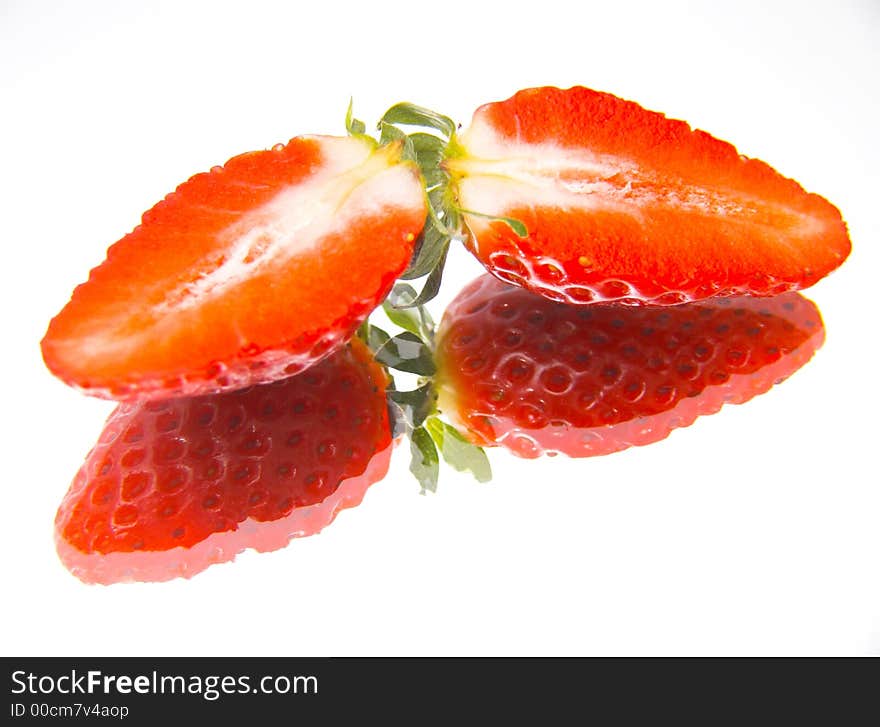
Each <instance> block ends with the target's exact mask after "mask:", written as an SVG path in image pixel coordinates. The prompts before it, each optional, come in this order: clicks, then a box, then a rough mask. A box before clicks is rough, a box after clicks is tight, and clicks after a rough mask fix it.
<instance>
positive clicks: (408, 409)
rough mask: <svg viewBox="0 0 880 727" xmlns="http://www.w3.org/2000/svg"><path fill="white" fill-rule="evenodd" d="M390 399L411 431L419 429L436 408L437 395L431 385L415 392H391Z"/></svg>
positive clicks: (428, 384)
mask: <svg viewBox="0 0 880 727" xmlns="http://www.w3.org/2000/svg"><path fill="white" fill-rule="evenodd" d="M387 396H388V398H389V399H390V400H391V401H392V402H394V403H395V404H396V405H397V406H398V408H399V409H400V411H401V414H402V415H403V416H404V418H405V421H406V423H407V425H408V426H409V428H410V429H418V428H419V427H420V426H422V424H424V423H425V419H427V418H428V417H429V416H430V415H431V413H432V412H433V411H434V410H435V408H436V401H437V395H436V394H435V393H434V387H433V386H432V385H431V383H430V382H429V383H427V384H425V385H424V386H420V387H419V388H418V389H414V390H413V391H389V392H388V393H387Z"/></svg>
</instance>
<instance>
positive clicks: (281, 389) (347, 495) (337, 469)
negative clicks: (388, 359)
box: [55, 339, 392, 584]
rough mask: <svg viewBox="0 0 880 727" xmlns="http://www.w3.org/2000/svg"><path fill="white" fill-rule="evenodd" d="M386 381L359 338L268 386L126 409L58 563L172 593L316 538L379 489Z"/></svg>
mask: <svg viewBox="0 0 880 727" xmlns="http://www.w3.org/2000/svg"><path fill="white" fill-rule="evenodd" d="M387 381H388V379H387V376H386V374H385V372H384V369H382V368H381V367H380V366H379V365H378V364H377V363H375V362H374V361H373V359H372V357H371V354H370V353H369V351H368V350H367V349H366V347H365V346H364V345H363V344H362V343H361V342H360V341H359V340H358V339H353V340H352V341H351V342H350V343H348V344H347V345H344V346H343V347H342V348H341V349H339V350H338V351H337V352H336V353H334V354H332V355H330V356H328V357H326V358H325V359H324V360H322V361H321V362H320V363H318V364H316V365H315V366H313V367H311V368H310V369H309V370H308V371H305V372H303V373H301V374H299V375H297V376H293V377H290V378H287V379H284V380H281V381H276V382H274V383H271V384H264V385H261V386H254V387H250V388H246V389H241V390H238V391H234V392H226V393H222V394H213V395H208V396H200V397H194V398H184V399H168V400H163V401H148V402H138V403H127V402H126V403H122V404H120V405H119V406H118V407H117V409H116V410H115V411H114V412H113V414H112V415H111V416H110V418H109V419H108V421H107V423H106V426H105V428H104V431H103V432H102V434H101V437H100V439H99V441H98V444H97V445H96V446H95V448H94V449H93V450H92V451H91V453H90V454H89V455H88V457H87V459H86V461H85V463H84V464H83V466H82V468H81V469H80V471H79V472H78V474H77V475H76V477H75V479H74V481H73V484H72V485H71V488H70V490H69V491H68V493H67V495H66V496H65V498H64V500H63V502H62V503H61V506H60V508H59V510H58V514H57V516H56V520H55V541H56V545H57V550H58V554H59V556H60V558H61V560H62V562H63V563H64V565H65V566H66V567H67V568H68V569H69V570H70V571H71V572H72V573H73V574H74V575H75V576H77V577H78V578H80V579H81V580H83V581H85V582H87V583H104V584H107V583H116V582H120V581H164V580H169V579H171V578H175V577H180V576H183V577H190V576H192V575H194V574H196V573H198V572H199V571H201V570H204V569H205V568H207V567H208V566H209V565H211V564H213V563H222V562H225V561H228V560H231V559H232V558H234V557H235V556H236V554H238V553H240V552H241V551H242V550H244V549H245V548H254V549H256V550H258V551H269V550H275V549H278V548H281V547H283V546H285V545H287V543H288V542H289V541H290V539H291V538H292V537H299V536H305V535H312V534H314V533H317V532H318V531H320V530H321V529H322V528H324V527H325V526H326V525H328V524H330V522H332V520H333V518H334V517H335V516H336V513H337V512H338V511H339V510H341V509H343V508H346V507H353V506H355V505H357V504H359V503H360V501H361V499H362V498H363V495H364V493H365V491H366V490H367V488H368V487H369V486H370V484H372V483H373V482H376V481H378V480H380V479H382V477H384V476H385V473H386V471H387V468H388V462H389V459H390V456H391V449H392V441H391V434H390V429H389V422H388V413H387V409H386V404H385V396H384V389H385V387H386V384H387Z"/></svg>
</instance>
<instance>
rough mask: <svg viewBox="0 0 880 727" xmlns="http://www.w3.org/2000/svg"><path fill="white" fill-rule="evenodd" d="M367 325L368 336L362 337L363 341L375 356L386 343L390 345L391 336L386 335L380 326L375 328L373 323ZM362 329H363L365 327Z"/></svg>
mask: <svg viewBox="0 0 880 727" xmlns="http://www.w3.org/2000/svg"><path fill="white" fill-rule="evenodd" d="M365 325H366V326H367V328H366V336H362V340H363V341H364V343H366V344H367V346H368V347H369V349H370V350H371V351H372V352H373V355H375V354H376V351H378V350H379V349H381V348H382V347H383V346H384V345H385V344H386V343H388V341H390V340H391V336H389V335H388V334H387V333H385V331H383V330H382V329H381V328H379V327H378V326H374V325H373V324H372V323H366V324H365ZM361 327H362V328H363V326H361ZM359 333H360V332H359Z"/></svg>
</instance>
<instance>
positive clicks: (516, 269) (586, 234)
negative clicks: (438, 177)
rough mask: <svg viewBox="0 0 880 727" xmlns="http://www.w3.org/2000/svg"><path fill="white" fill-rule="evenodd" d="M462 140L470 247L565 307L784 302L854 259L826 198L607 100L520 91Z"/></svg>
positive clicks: (460, 173)
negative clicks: (738, 298)
mask: <svg viewBox="0 0 880 727" xmlns="http://www.w3.org/2000/svg"><path fill="white" fill-rule="evenodd" d="M457 142H458V143H457V145H456V144H453V145H452V146H451V148H450V152H449V158H448V159H447V161H446V168H447V170H448V171H449V173H450V174H451V177H452V190H453V192H452V193H453V195H454V197H455V201H454V204H455V205H456V206H458V207H459V208H462V209H463V210H464V211H465V212H464V219H465V223H466V226H467V228H468V230H469V239H468V245H469V246H470V248H471V250H472V251H473V253H474V254H475V255H476V256H477V257H478V258H479V260H480V261H481V262H482V263H483V265H485V266H486V268H487V269H488V270H489V271H490V272H491V273H493V274H494V275H496V276H498V277H499V278H501V279H503V280H506V281H508V282H511V283H515V284H518V285H522V286H524V287H527V288H529V289H531V290H533V291H535V292H537V293H540V294H542V295H545V296H546V297H548V298H551V299H553V300H559V301H565V302H568V303H574V304H578V303H591V302H593V301H601V300H623V301H627V302H651V303H664V304H665V303H681V302H684V301H688V300H699V299H703V298H707V297H711V296H716V295H734V294H737V295H738V294H754V295H774V294H778V293H782V292H784V291H788V290H795V289H799V288H805V287H807V286H809V285H812V284H813V283H815V282H816V281H817V280H819V279H820V278H821V277H823V276H824V275H827V274H828V273H829V272H831V271H832V270H834V269H835V268H836V267H837V266H839V265H840V264H841V263H842V262H843V260H844V259H845V258H846V256H847V255H848V254H849V251H850V241H849V237H848V235H847V230H846V226H845V224H844V222H843V220H842V219H841V216H840V213H839V212H838V210H837V209H836V208H835V207H833V206H832V205H831V204H829V203H828V202H827V201H826V200H824V199H823V198H822V197H819V196H817V195H815V194H809V193H807V192H805V191H804V190H803V188H802V187H801V186H800V185H798V183H797V182H795V181H793V180H791V179H786V178H785V177H783V176H781V175H780V174H778V173H777V172H776V171H774V170H773V169H771V168H770V167H769V166H767V164H765V163H764V162H761V161H758V160H756V159H748V158H746V157H744V156H740V155H739V154H738V153H737V151H736V149H735V148H734V147H733V146H731V145H730V144H728V143H726V142H724V141H719V140H718V139H715V138H713V137H711V136H709V135H708V134H706V133H705V132H702V131H698V130H692V129H691V128H690V127H689V126H688V125H687V124H686V123H685V122H683V121H676V120H673V119H668V118H666V117H665V116H663V115H662V114H659V113H655V112H653V111H647V110H645V109H643V108H642V107H641V106H639V105H637V104H635V103H633V102H631V101H624V100H623V99H620V98H617V97H616V96H612V95H610V94H607V93H600V92H597V91H592V90H590V89H588V88H580V87H578V88H571V89H568V90H560V89H558V88H533V89H528V90H525V91H520V92H519V93H517V94H516V95H515V96H513V97H512V98H510V99H508V100H507V101H503V102H499V103H490V104H487V105H485V106H482V107H481V108H480V109H478V110H477V112H476V113H475V114H474V118H473V122H472V123H471V126H470V127H469V128H468V129H467V130H466V131H465V132H464V133H463V134H462V135H461V136H460V137H459V138H458V139H457ZM469 211H473V212H476V213H479V214H472V213H469ZM498 217H506V218H513V219H516V220H519V221H520V222H522V223H524V225H525V227H526V228H527V231H528V234H527V236H526V237H524V238H520V237H519V236H518V235H517V233H516V232H515V231H514V229H512V228H511V226H510V225H508V224H506V223H505V222H503V221H499V220H498V219H493V218H498Z"/></svg>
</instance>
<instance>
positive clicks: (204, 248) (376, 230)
mask: <svg viewBox="0 0 880 727" xmlns="http://www.w3.org/2000/svg"><path fill="white" fill-rule="evenodd" d="M425 214H426V211H425V205H424V193H423V183H422V180H421V177H420V174H419V172H418V169H417V168H416V166H415V164H414V163H412V162H408V161H402V160H401V148H400V145H399V144H391V145H388V146H384V147H377V146H376V143H375V142H374V141H373V140H371V139H368V138H367V137H363V136H357V137H347V138H336V137H321V136H311V137H310V136H303V137H297V138H295V139H293V140H291V141H290V142H289V143H288V144H286V145H283V146H277V147H275V148H273V149H271V150H268V151H258V152H252V153H248V154H243V155H241V156H237V157H235V158H233V159H231V160H230V161H229V162H227V163H226V165H225V166H223V167H215V168H214V169H213V170H211V171H210V172H208V173H205V174H199V175H196V176H195V177H193V178H192V179H190V180H189V181H188V182H186V183H184V184H182V185H181V186H180V187H178V189H177V191H175V192H174V193H172V194H170V195H169V196H168V197H166V198H165V199H164V200H163V201H162V202H160V203H159V204H157V205H156V206H155V207H153V208H152V209H151V210H150V211H148V212H146V213H145V214H144V216H143V221H142V223H141V225H140V226H138V227H137V228H136V229H135V230H134V231H132V232H131V233H129V234H128V235H126V236H125V237H124V238H122V239H121V240H120V241H119V242H117V243H116V244H114V245H113V246H112V247H110V249H109V250H108V253H107V258H106V260H105V261H104V262H103V263H102V264H101V265H100V266H99V267H97V268H95V269H94V270H92V272H91V275H90V277H89V280H88V281H87V282H86V283H84V284H82V285H80V286H79V287H78V288H76V290H75V291H74V293H73V296H72V298H71V300H70V302H69V303H68V304H67V305H66V306H65V308H64V309H63V310H62V311H61V312H60V313H59V314H58V316H56V317H55V319H54V320H52V322H51V324H50V325H49V329H48V332H47V333H46V336H45V338H44V340H43V343H42V350H43V357H44V359H45V361H46V364H47V365H48V367H49V369H50V370H51V371H52V372H53V373H55V374H56V375H57V376H58V377H60V378H61V379H63V380H64V381H65V382H67V383H69V384H71V385H73V386H76V387H78V388H80V389H82V390H83V391H85V392H86V393H89V394H94V395H97V396H102V397H106V398H112V399H120V400H135V399H143V398H162V397H167V396H182V395H195V394H201V393H208V392H216V391H221V390H232V389H236V388H241V387H243V386H248V385H251V384H254V383H263V382H268V381H273V380H276V379H278V378H281V377H284V376H289V375H291V374H293V373H296V372H298V371H300V370H302V369H304V368H306V367H308V366H310V365H311V364H313V363H315V362H316V361H318V360H320V359H321V358H322V357H323V356H325V355H326V354H327V353H328V352H330V351H332V350H333V349H334V348H335V347H337V346H338V345H340V344H341V343H342V342H344V341H345V340H347V339H348V338H350V336H351V335H352V333H353V331H354V330H355V329H356V328H357V326H358V325H359V324H360V323H361V322H362V321H363V320H364V319H365V318H366V317H367V316H368V315H369V313H370V312H371V311H372V310H373V309H374V308H375V307H376V306H377V305H378V304H379V303H380V302H381V301H382V299H383V298H384V297H385V295H386V294H387V293H388V291H389V289H390V287H391V285H392V283H393V282H394V280H395V278H396V277H397V276H398V275H399V274H400V272H401V271H402V270H403V269H404V268H405V267H406V265H407V263H408V262H409V260H410V257H411V256H412V252H413V247H414V243H415V240H416V238H417V236H418V235H419V232H420V231H421V229H422V226H423V225H424V220H425Z"/></svg>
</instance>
